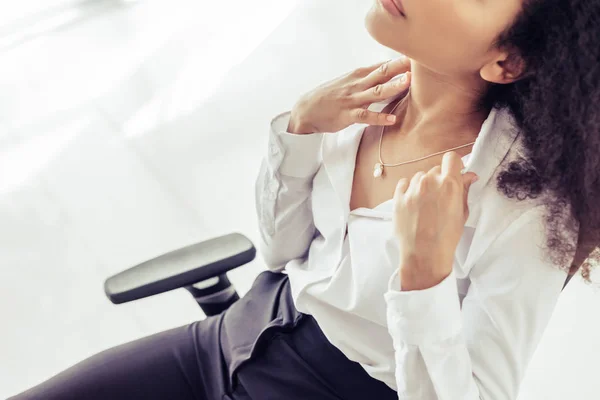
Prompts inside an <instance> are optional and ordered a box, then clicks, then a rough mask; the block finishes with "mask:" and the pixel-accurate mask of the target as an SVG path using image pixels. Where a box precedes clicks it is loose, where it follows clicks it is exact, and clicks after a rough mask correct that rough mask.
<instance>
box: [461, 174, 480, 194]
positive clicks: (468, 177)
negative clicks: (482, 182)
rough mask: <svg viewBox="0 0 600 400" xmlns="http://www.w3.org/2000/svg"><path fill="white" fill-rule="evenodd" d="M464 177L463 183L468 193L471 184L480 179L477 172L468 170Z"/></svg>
mask: <svg viewBox="0 0 600 400" xmlns="http://www.w3.org/2000/svg"><path fill="white" fill-rule="evenodd" d="M462 178H463V185H464V186H465V193H468V192H469V188H470V187H471V185H472V184H474V183H475V182H477V181H478V180H479V177H478V176H477V174H476V173H475V172H467V173H466V174H464V175H463V176H462Z"/></svg>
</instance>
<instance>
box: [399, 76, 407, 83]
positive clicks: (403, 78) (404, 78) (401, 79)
mask: <svg viewBox="0 0 600 400" xmlns="http://www.w3.org/2000/svg"><path fill="white" fill-rule="evenodd" d="M400 83H406V74H402V75H401V76H400Z"/></svg>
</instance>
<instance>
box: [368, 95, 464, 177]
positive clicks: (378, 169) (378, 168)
mask: <svg viewBox="0 0 600 400" xmlns="http://www.w3.org/2000/svg"><path fill="white" fill-rule="evenodd" d="M405 98H406V97H405ZM400 103H402V100H401V101H399V102H398V103H396V105H395V106H394V108H392V111H390V114H393V113H394V111H395V110H396V107H398V105H399V104H400ZM384 130H385V126H382V127H381V137H380V138H379V162H378V163H376V164H375V167H374V169H373V177H375V178H379V177H381V176H383V168H384V167H397V166H399V165H404V164H410V163H413V162H417V161H421V160H425V159H426V158H430V157H433V156H437V155H438V154H442V153H446V152H449V151H452V150H456V149H460V148H463V147H467V146H470V145H472V144H473V143H475V142H471V143H467V144H465V145H462V146H458V147H454V148H452V149H448V150H444V151H439V152H437V153H434V154H432V155H430V156H426V157H421V158H417V159H416V160H411V161H404V162H401V163H398V164H385V163H384V162H383V160H382V159H381V143H382V142H383V131H384ZM461 172H464V169H463V170H462V171H461Z"/></svg>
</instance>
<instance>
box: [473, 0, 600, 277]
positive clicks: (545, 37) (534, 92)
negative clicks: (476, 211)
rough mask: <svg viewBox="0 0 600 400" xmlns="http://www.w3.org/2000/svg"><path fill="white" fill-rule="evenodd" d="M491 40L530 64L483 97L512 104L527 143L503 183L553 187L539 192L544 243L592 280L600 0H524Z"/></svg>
mask: <svg viewBox="0 0 600 400" xmlns="http://www.w3.org/2000/svg"><path fill="white" fill-rule="evenodd" d="M494 46H497V48H502V49H507V50H510V53H511V57H509V59H508V60H507V62H519V61H521V62H523V63H524V65H525V70H526V71H527V72H526V74H525V75H524V77H523V78H522V79H521V80H519V81H516V82H514V83H511V84H508V85H500V84H494V85H492V87H491V88H490V90H489V91H488V92H487V94H486V95H485V97H484V98H483V99H482V104H483V105H484V106H486V107H494V106H495V107H500V108H504V107H507V108H508V110H509V111H510V113H511V114H512V115H513V116H514V118H515V121H516V123H517V125H518V128H519V129H520V133H519V134H520V135H522V139H523V143H524V147H525V150H524V152H525V154H524V157H519V158H518V159H517V160H516V161H511V162H510V163H509V164H508V165H506V166H505V167H503V169H502V170H501V172H500V173H499V174H498V175H497V187H498V190H499V191H501V192H502V193H503V194H504V195H505V196H507V197H509V198H517V199H518V200H525V199H527V198H532V199H533V198H537V197H539V196H540V195H542V194H544V195H546V194H548V193H550V194H551V195H550V196H543V197H541V199H543V204H544V205H546V206H547V207H546V209H547V214H546V217H545V222H546V229H547V234H546V236H547V243H546V247H547V249H546V250H548V252H549V254H550V256H551V258H552V260H553V262H555V263H556V264H557V265H560V266H561V267H564V268H565V269H567V268H568V269H569V272H570V274H574V273H575V272H576V271H577V270H581V273H582V275H583V277H584V279H585V280H586V281H588V282H589V281H590V271H591V269H592V268H593V266H594V264H597V262H598V260H600V254H599V251H598V250H599V249H598V246H599V245H600V0H524V5H523V9H522V11H521V13H520V14H519V16H518V17H517V18H516V20H515V21H514V22H513V24H512V25H511V26H510V27H509V28H508V29H506V30H505V31H504V32H503V33H502V34H501V35H500V36H499V37H498V38H497V40H496V41H495V43H494ZM566 209H569V210H570V211H571V212H569V215H568V218H567V220H568V221H569V223H565V219H564V216H565V215H564V214H565V210H566ZM574 222H577V223H578V225H579V231H577V224H574ZM569 237H570V238H571V240H568V238H569ZM574 237H577V238H578V239H577V243H574V240H573V239H572V238H574ZM573 254H575V258H574V259H572V258H571V256H572V255H573Z"/></svg>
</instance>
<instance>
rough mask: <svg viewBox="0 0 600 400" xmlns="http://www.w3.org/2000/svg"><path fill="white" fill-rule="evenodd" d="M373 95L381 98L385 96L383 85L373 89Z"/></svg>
mask: <svg viewBox="0 0 600 400" xmlns="http://www.w3.org/2000/svg"><path fill="white" fill-rule="evenodd" d="M373 94H375V95H376V96H381V95H382V94H383V85H381V84H379V85H376V86H375V87H373Z"/></svg>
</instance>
